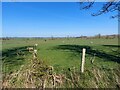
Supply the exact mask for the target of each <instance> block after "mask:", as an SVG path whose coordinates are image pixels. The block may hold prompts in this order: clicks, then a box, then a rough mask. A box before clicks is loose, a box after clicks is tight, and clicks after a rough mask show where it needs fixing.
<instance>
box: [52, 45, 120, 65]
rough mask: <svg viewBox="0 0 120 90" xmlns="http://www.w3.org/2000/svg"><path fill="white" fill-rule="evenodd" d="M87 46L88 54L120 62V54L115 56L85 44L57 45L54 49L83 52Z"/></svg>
mask: <svg viewBox="0 0 120 90" xmlns="http://www.w3.org/2000/svg"><path fill="white" fill-rule="evenodd" d="M83 48H86V54H89V55H92V56H94V55H95V56H97V57H99V58H103V59H105V60H108V61H114V62H117V63H120V57H119V56H114V55H111V54H107V53H105V52H100V51H99V50H93V49H92V48H91V47H90V46H83V45H59V46H57V47H55V48H54V49H59V50H69V51H71V52H75V53H78V54H79V53H82V49H83Z"/></svg>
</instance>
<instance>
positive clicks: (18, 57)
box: [2, 46, 29, 72]
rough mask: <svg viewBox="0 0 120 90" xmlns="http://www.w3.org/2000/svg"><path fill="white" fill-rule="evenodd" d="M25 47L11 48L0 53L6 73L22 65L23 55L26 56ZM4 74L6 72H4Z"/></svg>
mask: <svg viewBox="0 0 120 90" xmlns="http://www.w3.org/2000/svg"><path fill="white" fill-rule="evenodd" d="M28 54H29V52H28V51H27V46H25V47H19V48H12V49H8V50H5V51H3V52H2V63H3V67H4V68H6V69H7V68H9V69H8V71H7V72H9V71H11V68H14V67H18V66H20V65H22V64H23V63H24V60H25V57H24V56H25V55H28ZM4 72H6V70H5V71H4Z"/></svg>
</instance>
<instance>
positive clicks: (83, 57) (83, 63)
mask: <svg viewBox="0 0 120 90" xmlns="http://www.w3.org/2000/svg"><path fill="white" fill-rule="evenodd" d="M85 52H86V49H85V48H83V50H82V64H81V72H82V73H84V65H85Z"/></svg>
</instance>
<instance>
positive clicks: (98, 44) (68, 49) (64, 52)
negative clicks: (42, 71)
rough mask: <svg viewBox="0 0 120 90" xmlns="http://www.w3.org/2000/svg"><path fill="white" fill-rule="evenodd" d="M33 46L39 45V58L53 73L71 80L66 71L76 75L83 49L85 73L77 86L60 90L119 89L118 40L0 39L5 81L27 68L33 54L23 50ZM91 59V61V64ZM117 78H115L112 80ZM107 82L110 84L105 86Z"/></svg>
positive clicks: (119, 63)
mask: <svg viewBox="0 0 120 90" xmlns="http://www.w3.org/2000/svg"><path fill="white" fill-rule="evenodd" d="M36 43H37V44H38V46H37V50H38V52H37V55H38V59H40V60H41V61H44V62H45V63H46V64H47V65H48V66H52V67H53V68H54V72H55V73H56V74H58V75H59V74H65V75H67V78H69V79H70V78H71V74H70V73H69V72H70V71H71V72H73V71H74V70H73V69H75V72H76V73H78V74H75V75H76V76H79V73H80V66H81V59H82V57H81V56H82V49H83V48H86V58H85V60H86V61H85V73H84V75H81V74H80V77H79V78H80V79H81V80H78V81H76V82H77V84H69V83H67V84H64V85H63V86H61V87H113V88H114V87H119V86H120V84H119V83H120V82H119V81H120V76H119V74H118V73H119V72H120V70H119V69H120V52H119V50H118V48H119V47H120V46H119V45H118V39H117V38H114V39H103V38H101V39H99V38H98V39H97V38H96V39H81V38H57V39H34V38H29V39H27V38H24V39H23V38H16V39H10V40H3V41H2V63H3V65H2V67H3V79H4V78H6V76H8V75H11V74H13V73H15V72H17V71H18V70H20V68H21V66H23V65H24V66H25V67H27V66H28V65H29V64H30V62H31V59H32V56H33V55H32V53H30V52H28V50H27V49H26V48H27V47H29V46H34V44H36ZM93 59H94V62H93V63H91V61H92V60H93ZM97 68H98V69H97ZM92 71H93V72H92ZM97 71H98V72H100V74H98V73H97ZM95 73H97V74H95ZM75 75H74V76H75ZM95 75H98V76H95ZM82 77H83V78H82ZM104 77H108V79H104ZM116 77H117V79H115V78H116ZM97 78H98V79H97ZM113 79H114V81H113ZM92 80H93V83H92ZM115 80H116V81H115ZM21 82H22V81H21ZM71 82H72V78H71ZM94 82H96V83H94ZM104 82H105V83H104ZM108 82H109V84H107V83H108ZM19 83H20V82H19ZM73 83H74V82H73ZM17 85H18V84H17ZM20 85H22V84H19V85H18V86H17V87H22V86H20Z"/></svg>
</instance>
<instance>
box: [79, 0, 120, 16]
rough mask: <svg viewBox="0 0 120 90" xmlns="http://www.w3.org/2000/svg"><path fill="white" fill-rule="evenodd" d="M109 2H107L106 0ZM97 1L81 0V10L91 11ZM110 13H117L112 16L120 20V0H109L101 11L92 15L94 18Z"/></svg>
mask: <svg viewBox="0 0 120 90" xmlns="http://www.w3.org/2000/svg"><path fill="white" fill-rule="evenodd" d="M106 1H107V0H106ZM94 3H95V0H83V1H82V0H81V2H80V8H81V9H90V8H91V7H93V6H94ZM108 12H117V14H116V15H112V16H111V18H120V1H119V0H108V1H107V2H104V3H103V5H102V7H101V9H100V10H99V11H98V12H96V13H92V14H91V15H92V16H98V15H102V14H104V13H108Z"/></svg>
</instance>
